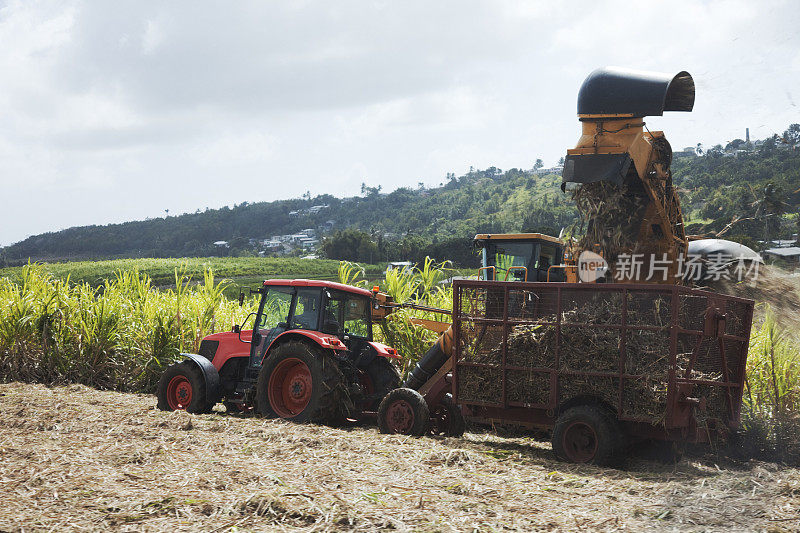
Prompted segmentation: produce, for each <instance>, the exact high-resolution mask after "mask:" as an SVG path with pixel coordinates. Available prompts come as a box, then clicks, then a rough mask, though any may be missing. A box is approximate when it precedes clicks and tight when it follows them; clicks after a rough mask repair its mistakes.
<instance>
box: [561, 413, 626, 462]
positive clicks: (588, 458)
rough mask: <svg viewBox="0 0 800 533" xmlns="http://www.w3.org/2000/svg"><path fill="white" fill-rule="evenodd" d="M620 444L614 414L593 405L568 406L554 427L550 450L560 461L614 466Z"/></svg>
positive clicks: (620, 434)
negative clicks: (551, 448) (551, 449)
mask: <svg viewBox="0 0 800 533" xmlns="http://www.w3.org/2000/svg"><path fill="white" fill-rule="evenodd" d="M622 443H623V439H622V433H621V431H620V428H619V425H618V424H617V421H616V418H615V417H614V415H613V413H610V412H609V411H608V410H606V409H603V408H602V407H599V406H596V405H579V406H577V407H572V408H570V409H567V410H566V411H565V412H564V413H562V414H561V415H560V416H559V417H558V419H557V420H556V424H555V426H554V427H553V452H555V454H556V457H558V458H559V459H561V460H562V461H569V462H571V463H591V464H597V465H603V466H617V465H618V464H619V462H620V460H621V458H622V457H621V455H622V451H623V444H622Z"/></svg>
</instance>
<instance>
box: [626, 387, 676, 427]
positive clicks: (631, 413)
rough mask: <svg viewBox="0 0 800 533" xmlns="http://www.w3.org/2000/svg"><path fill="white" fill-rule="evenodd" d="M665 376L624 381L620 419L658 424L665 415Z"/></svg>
mask: <svg viewBox="0 0 800 533" xmlns="http://www.w3.org/2000/svg"><path fill="white" fill-rule="evenodd" d="M668 383H669V382H668V380H667V376H666V375H664V378H663V379H652V378H645V379H624V380H623V383H622V417H623V418H633V419H637V420H642V421H647V422H650V423H652V424H659V423H661V422H663V421H664V418H665V416H666V413H667V389H668Z"/></svg>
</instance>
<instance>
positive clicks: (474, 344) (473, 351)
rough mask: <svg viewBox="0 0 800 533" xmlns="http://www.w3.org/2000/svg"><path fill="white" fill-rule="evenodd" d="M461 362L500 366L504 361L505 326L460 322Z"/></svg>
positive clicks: (470, 321) (469, 321)
mask: <svg viewBox="0 0 800 533" xmlns="http://www.w3.org/2000/svg"><path fill="white" fill-rule="evenodd" d="M459 332H460V333H459V335H460V338H461V361H462V362H465V363H483V364H491V365H499V364H501V363H502V361H503V325H502V324H487V323H485V322H475V321H472V320H461V321H460V322H459Z"/></svg>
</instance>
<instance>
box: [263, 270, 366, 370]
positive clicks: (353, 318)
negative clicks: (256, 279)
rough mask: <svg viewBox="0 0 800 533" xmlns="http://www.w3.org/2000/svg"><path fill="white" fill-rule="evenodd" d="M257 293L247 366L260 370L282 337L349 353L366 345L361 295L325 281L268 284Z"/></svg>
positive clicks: (363, 301) (364, 300)
mask: <svg viewBox="0 0 800 533" xmlns="http://www.w3.org/2000/svg"><path fill="white" fill-rule="evenodd" d="M259 292H261V294H262V298H261V303H260V305H259V308H258V312H257V313H256V318H255V326H254V328H253V337H252V342H251V366H260V364H261V361H263V359H264V356H265V355H266V352H267V350H268V349H269V347H270V346H271V345H272V343H273V341H274V340H275V339H276V338H277V337H278V336H280V335H281V334H282V333H284V332H287V331H293V332H296V333H299V334H301V335H305V336H314V337H319V338H322V339H327V342H333V343H334V345H336V346H341V347H342V348H346V349H347V350H349V351H350V352H354V353H357V352H360V351H361V350H362V349H363V348H364V347H365V346H367V345H368V343H369V342H370V341H372V321H371V316H370V308H371V306H370V303H371V298H372V294H371V293H370V292H369V291H367V290H364V289H359V288H356V287H351V286H348V285H342V284H339V283H332V282H326V281H311V280H270V281H267V282H265V283H264V286H263V287H262V288H261V289H260V290H259ZM334 337H335V338H334ZM337 343H338V344H337Z"/></svg>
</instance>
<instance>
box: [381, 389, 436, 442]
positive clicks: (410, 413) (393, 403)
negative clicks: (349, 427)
mask: <svg viewBox="0 0 800 533" xmlns="http://www.w3.org/2000/svg"><path fill="white" fill-rule="evenodd" d="M429 416H430V414H429V411H428V404H427V403H426V402H425V398H423V397H422V395H421V394H420V393H418V392H417V391H415V390H413V389H405V388H402V389H395V390H393V391H392V392H390V393H389V394H387V395H386V397H385V398H384V399H383V401H382V402H381V405H380V407H378V427H379V428H380V430H381V433H394V434H399V435H414V436H416V437H419V436H422V435H424V434H425V430H426V429H427V428H428V420H429Z"/></svg>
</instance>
